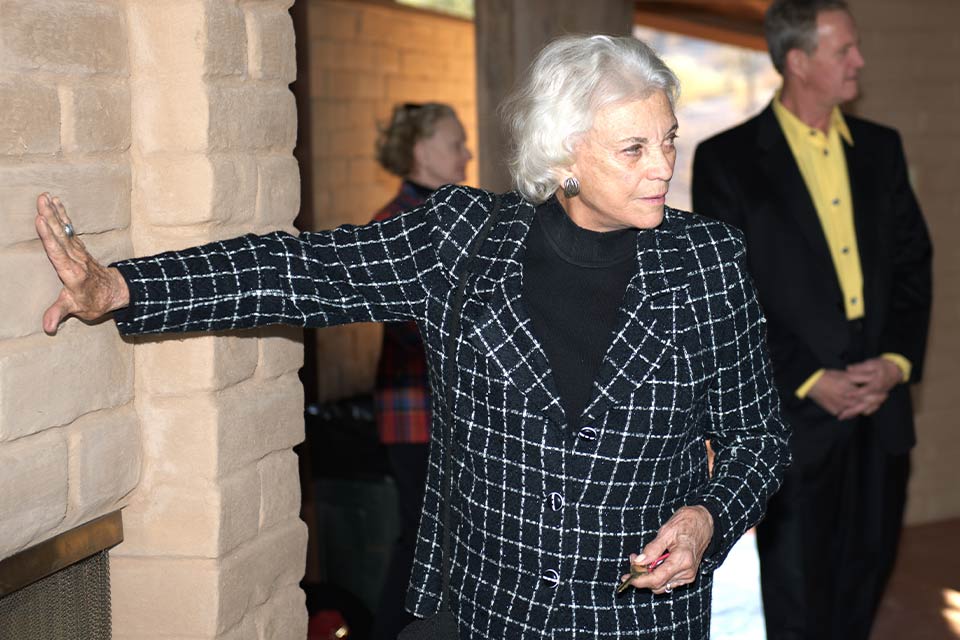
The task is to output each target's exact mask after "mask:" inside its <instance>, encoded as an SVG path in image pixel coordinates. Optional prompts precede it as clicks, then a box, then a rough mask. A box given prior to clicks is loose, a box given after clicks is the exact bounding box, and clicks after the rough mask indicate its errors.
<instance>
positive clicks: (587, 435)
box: [577, 427, 597, 440]
mask: <svg viewBox="0 0 960 640" xmlns="http://www.w3.org/2000/svg"><path fill="white" fill-rule="evenodd" d="M577 435H579V436H580V437H581V438H583V439H584V440H596V439H597V430H596V429H594V428H593V427H583V428H582V429H580V433H578V434H577Z"/></svg>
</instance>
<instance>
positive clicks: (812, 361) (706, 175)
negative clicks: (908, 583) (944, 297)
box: [693, 106, 931, 459]
mask: <svg viewBox="0 0 960 640" xmlns="http://www.w3.org/2000/svg"><path fill="white" fill-rule="evenodd" d="M845 119H846V121H847V125H848V126H849V129H850V133H851V136H852V138H853V146H850V145H848V144H847V143H846V142H845V141H844V143H843V144H844V150H845V154H846V160H847V172H848V175H849V178H850V193H851V197H852V198H853V212H854V222H855V226H856V233H857V244H858V245H859V249H860V262H861V267H862V271H863V283H864V284H863V294H864V295H863V297H864V305H865V311H866V315H865V317H864V322H863V330H862V336H863V338H862V339H863V342H864V346H865V349H866V354H865V355H866V357H874V356H879V355H880V354H882V353H886V352H893V353H899V354H901V355H903V356H905V357H906V358H907V359H909V360H910V361H911V362H912V363H913V370H912V378H911V381H912V382H916V381H918V380H919V379H920V377H921V375H922V372H923V358H924V350H925V348H926V341H927V325H928V321H929V317H930V298H931V247H930V239H929V237H928V234H927V229H926V225H925V224H924V221H923V217H922V215H921V213H920V208H919V206H918V204H917V200H916V198H915V197H914V195H913V191H912V189H911V188H910V183H909V181H908V179H907V170H906V162H905V159H904V154H903V148H902V145H901V143H900V137H899V135H898V134H897V132H896V131H894V130H893V129H889V128H887V127H883V126H880V125H877V124H873V123H871V122H868V121H866V120H862V119H860V118H855V117H853V116H849V115H847V116H845ZM693 205H694V209H695V210H696V211H698V212H700V213H701V214H703V215H707V216H710V217H713V218H717V219H719V220H722V221H724V222H727V223H729V224H732V225H734V226H735V227H738V228H740V229H742V230H743V232H744V234H745V237H746V242H747V262H748V265H749V269H750V273H751V275H752V276H753V279H754V281H755V284H756V287H757V294H758V297H759V299H760V304H761V306H762V307H763V310H764V313H765V314H766V316H767V320H768V322H769V325H768V341H769V345H770V354H771V358H772V360H773V368H774V376H775V378H776V381H777V387H778V389H779V391H780V396H781V401H782V402H783V408H784V413H785V415H786V417H788V418H789V421H790V422H791V424H792V425H793V427H794V452H795V453H796V455H798V456H800V457H801V458H802V459H813V458H815V457H817V456H818V455H819V454H820V453H821V452H822V451H823V450H824V449H825V448H826V447H825V445H826V444H827V443H828V442H829V441H830V438H831V437H833V436H834V435H835V434H838V433H839V432H840V431H839V429H840V426H841V425H840V424H839V423H838V422H837V420H836V419H834V418H833V416H831V415H830V414H829V413H827V412H826V411H824V410H822V409H821V408H820V407H819V406H818V405H816V404H815V403H814V402H813V401H812V400H809V399H806V400H800V399H798V398H797V397H796V396H795V391H796V389H797V388H798V387H799V386H800V385H801V384H803V382H804V381H805V380H806V379H807V378H808V377H809V376H810V375H812V374H813V373H814V372H815V371H817V370H818V369H821V368H830V369H843V368H845V367H846V366H847V365H848V364H850V363H851V362H852V361H855V360H857V358H854V357H853V353H852V349H851V345H850V340H851V333H850V327H849V323H848V321H847V319H846V315H845V313H844V307H843V302H842V294H841V291H840V285H839V282H838V280H837V276H836V270H835V269H834V266H833V261H832V259H831V257H830V253H829V249H828V246H827V241H826V237H825V236H824V234H823V230H822V228H821V225H820V220H819V218H818V217H817V211H816V209H815V207H814V204H813V201H812V199H811V198H810V195H809V193H808V192H807V188H806V185H805V183H804V181H803V177H802V176H801V174H800V169H799V168H798V166H797V164H796V161H795V160H794V158H793V155H792V154H791V152H790V147H789V145H788V144H787V141H786V138H785V137H784V135H783V132H782V130H781V128H780V125H779V122H778V121H777V118H776V115H775V114H774V113H773V108H772V106H768V107H767V108H766V109H764V111H762V112H761V113H760V114H759V115H758V116H757V117H755V118H753V119H751V120H748V121H747V122H745V123H743V124H741V125H740V126H737V127H735V128H733V129H730V130H729V131H725V132H723V133H721V134H719V135H717V136H715V137H713V138H711V139H709V140H707V141H705V142H703V143H701V144H700V146H699V147H698V148H697V152H696V155H695V158H694V168H693ZM870 421H871V422H872V423H873V424H874V425H875V428H876V429H877V431H878V436H879V438H880V440H881V443H882V444H883V446H884V447H885V448H886V449H887V450H888V451H890V452H891V453H898V452H899V453H902V452H905V451H908V450H909V449H910V447H912V446H913V444H914V442H915V436H914V428H913V410H912V406H911V402H910V394H909V389H908V388H907V385H897V386H896V387H894V388H893V390H892V391H891V393H890V395H889V397H888V400H887V401H886V402H885V403H884V404H883V405H882V407H881V408H880V409H879V410H878V411H877V413H875V414H874V415H873V416H872V417H871V418H870Z"/></svg>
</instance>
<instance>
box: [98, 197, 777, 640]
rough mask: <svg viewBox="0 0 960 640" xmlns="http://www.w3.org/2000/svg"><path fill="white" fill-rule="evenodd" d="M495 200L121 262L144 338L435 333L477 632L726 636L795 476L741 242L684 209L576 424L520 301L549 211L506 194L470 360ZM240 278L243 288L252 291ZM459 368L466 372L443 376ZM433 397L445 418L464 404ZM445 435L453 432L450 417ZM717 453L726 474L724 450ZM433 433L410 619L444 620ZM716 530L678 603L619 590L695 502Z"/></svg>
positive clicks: (636, 282)
mask: <svg viewBox="0 0 960 640" xmlns="http://www.w3.org/2000/svg"><path fill="white" fill-rule="evenodd" d="M492 202H493V194H490V193H487V192H484V191H478V190H474V189H468V188H463V187H444V188H442V189H440V190H439V191H437V192H436V193H435V194H434V195H433V196H432V197H431V198H430V200H428V202H427V204H426V205H425V206H423V207H420V208H417V209H414V210H412V211H408V212H405V213H402V214H400V215H398V216H395V217H393V218H390V219H389V220H386V221H383V222H378V223H373V224H370V225H367V226H365V227H351V226H346V227H341V228H339V229H336V230H334V231H326V232H322V233H305V234H303V235H301V236H300V237H293V236H290V235H287V234H283V233H275V234H271V235H268V236H263V237H257V236H245V237H243V238H238V239H235V240H230V241H225V242H217V243H212V244H210V245H207V246H205V247H201V248H195V249H188V250H186V251H181V252H176V253H169V254H163V255H161V256H159V257H154V258H149V259H138V260H133V261H127V262H124V263H121V264H120V265H119V266H120V269H121V271H122V273H123V274H124V277H125V278H126V279H127V281H128V283H129V284H130V290H131V307H130V308H129V309H128V310H127V311H126V312H125V313H122V314H120V315H119V316H118V317H117V323H118V325H119V327H120V329H121V330H122V331H123V332H125V333H132V332H148V331H187V330H198V329H204V330H207V329H225V328H234V327H248V326H254V325H260V324H266V323H271V322H286V323H292V324H299V325H304V326H311V327H316V326H326V325H331V324H338V323H344V322H358V321H396V320H410V319H412V320H416V321H417V322H418V323H419V324H420V330H421V333H422V335H423V336H424V341H425V343H426V345H427V356H428V363H429V366H430V369H431V372H432V374H433V375H434V376H435V379H434V386H435V388H436V389H438V390H439V389H442V388H443V387H444V386H445V385H453V393H452V396H453V397H454V405H453V407H452V413H453V416H454V421H455V424H454V425H452V427H453V431H454V441H453V446H454V450H453V451H452V452H451V455H452V456H453V473H454V476H453V479H452V480H453V483H452V484H453V496H452V518H453V521H452V527H453V532H452V533H453V535H452V538H453V540H452V543H453V552H454V558H453V567H454V568H453V580H452V588H453V597H452V606H453V609H454V612H455V613H456V615H457V618H458V620H459V625H460V630H461V638H463V639H464V640H467V639H470V638H476V639H480V638H483V639H488V638H554V639H558V638H584V637H591V638H600V637H609V638H614V637H617V638H627V637H629V638H666V637H669V638H706V637H708V635H709V628H710V590H711V582H712V581H711V573H712V571H713V570H714V569H715V568H716V567H717V565H718V564H719V562H720V561H721V560H722V559H723V557H724V556H725V555H726V553H727V552H728V551H729V549H730V547H731V546H732V545H733V544H734V542H735V541H736V540H737V539H738V538H739V537H740V535H741V534H742V533H743V532H744V531H746V529H747V528H748V527H750V526H751V525H753V524H755V523H756V522H757V520H759V518H760V516H761V514H762V513H763V510H764V506H765V504H766V501H767V499H768V498H769V497H770V495H771V494H772V493H773V492H774V491H775V490H776V489H777V486H778V484H779V481H780V478H781V476H782V473H783V470H784V467H785V465H786V464H787V462H788V453H787V449H788V446H787V430H786V427H785V425H784V423H783V422H782V421H781V419H780V416H779V406H778V402H777V395H776V391H775V390H774V388H773V385H772V380H771V372H770V366H769V362H768V359H767V354H766V351H765V349H764V348H763V343H764V320H763V318H762V316H761V313H760V308H759V306H758V304H757V302H756V299H755V297H754V292H753V288H752V286H751V284H750V280H749V278H748V277H747V276H746V274H745V271H744V265H743V242H742V240H741V238H740V234H739V233H738V232H737V231H735V230H733V229H732V228H730V227H728V226H726V225H723V224H720V223H717V222H713V221H708V220H706V219H704V218H700V217H698V216H695V215H692V214H688V213H682V212H678V211H674V210H671V209H668V210H667V211H666V217H665V220H664V222H663V224H661V225H660V227H658V228H657V229H655V230H645V231H641V232H640V233H638V234H637V238H638V240H637V265H638V270H637V273H636V274H635V275H634V276H633V278H632V280H631V282H630V284H629V285H628V287H627V291H626V293H625V296H624V300H623V303H622V306H621V309H620V320H619V323H618V325H619V326H618V327H617V328H616V331H615V333H614V334H613V335H612V336H611V344H610V347H609V349H608V351H607V354H606V356H605V358H604V361H603V364H602V366H601V370H600V373H599V375H598V377H597V379H596V381H595V383H594V393H593V397H592V400H591V401H590V402H589V403H588V405H587V408H586V409H585V410H584V412H583V415H582V416H581V417H580V420H579V422H578V428H577V429H575V430H570V428H569V427H568V426H567V421H566V419H565V416H564V413H563V409H562V407H561V403H560V399H559V397H558V395H557V391H556V388H555V384H554V382H553V380H552V378H551V373H550V368H549V365H548V363H547V357H546V355H545V354H544V351H543V349H542V347H541V346H540V344H539V343H538V341H537V339H536V337H534V335H533V334H532V332H531V325H530V319H529V316H528V315H527V313H526V311H525V310H524V308H523V305H522V303H521V290H522V286H521V285H522V282H521V281H522V277H523V275H522V270H521V266H520V265H521V259H520V258H521V253H522V251H523V246H524V239H525V237H526V235H527V232H528V230H529V228H530V223H531V221H532V219H533V214H534V207H533V205H531V204H530V203H528V202H526V201H524V200H523V199H521V198H520V197H519V196H518V195H516V194H507V195H505V196H503V207H502V210H501V215H500V217H499V221H498V223H497V224H496V225H494V227H493V228H492V230H491V232H490V236H489V238H488V239H487V240H486V242H485V243H484V244H483V246H482V247H481V248H480V251H479V254H478V256H477V258H476V259H475V260H474V261H473V262H472V264H471V265H469V270H470V273H471V276H470V278H469V281H468V287H467V295H466V298H465V304H464V306H463V312H462V322H461V324H460V331H459V333H458V335H457V336H456V342H455V345H456V346H455V353H452V354H451V353H447V351H446V349H447V346H446V345H447V340H446V331H447V330H448V329H449V328H450V322H451V318H450V317H449V313H448V310H449V308H450V304H451V298H452V293H453V289H454V284H453V283H455V282H456V281H457V279H458V277H459V275H460V273H461V272H462V271H463V270H464V269H465V268H467V265H466V264H465V260H464V254H465V249H466V247H467V246H468V244H469V243H470V241H471V239H472V238H474V236H475V235H476V233H477V232H478V230H479V229H480V227H481V226H482V224H483V221H484V220H485V219H486V218H487V216H488V215H489V212H490V208H491V205H492ZM238 285H239V286H238ZM448 358H455V362H456V364H457V366H456V368H455V371H456V374H455V377H454V379H452V380H442V379H440V378H438V377H437V376H438V375H439V374H440V372H442V371H443V370H444V369H443V364H444V362H445V361H446V359H448ZM445 397H446V395H445V394H444V393H439V392H438V393H436V394H435V395H434V408H435V409H436V408H437V407H436V405H437V404H438V403H439V402H443V401H445V400H444V399H445ZM433 415H434V420H435V422H434V425H433V433H434V435H437V434H439V433H441V429H442V425H440V424H438V422H436V421H437V420H438V419H439V417H440V416H441V415H442V412H441V411H437V410H435V411H434V413H433ZM707 438H710V439H711V440H712V442H713V446H714V449H715V451H716V459H715V464H714V469H713V476H712V477H711V476H710V475H709V474H708V469H707V460H706V455H705V451H704V440H705V439H707ZM446 454H447V452H445V451H444V450H443V446H442V440H441V439H440V438H434V441H433V444H432V449H431V459H430V470H429V476H428V486H427V493H426V498H425V503H424V509H423V512H424V515H423V518H422V521H421V525H420V540H419V545H418V550H417V554H416V561H415V563H414V568H413V576H412V579H411V581H412V584H411V591H410V594H409V598H408V605H409V606H410V607H411V609H412V610H413V611H414V612H415V613H416V614H417V615H420V616H426V615H429V614H431V613H433V612H434V610H435V609H436V607H437V605H438V589H439V585H440V576H439V568H440V558H439V551H440V537H441V536H440V531H439V529H440V526H439V524H440V513H441V510H440V506H439V501H440V494H439V490H440V489H439V488H440V486H441V477H440V475H441V473H442V468H443V464H442V462H443V460H444V456H445V455H446ZM687 504H703V505H705V506H706V507H707V508H708V509H709V510H710V511H711V512H712V513H713V514H714V518H715V524H714V536H715V537H716V538H717V544H716V551H715V552H714V553H713V554H712V555H711V556H710V557H707V558H705V559H704V561H703V563H702V565H701V574H700V576H699V578H698V580H697V581H696V582H695V583H694V584H691V585H688V586H685V587H679V588H676V589H674V590H673V592H672V593H670V594H663V595H654V594H652V593H651V592H649V591H637V590H632V589H631V590H630V591H629V592H628V593H626V594H624V595H623V596H620V597H617V596H616V595H615V594H614V587H615V586H616V584H617V582H618V579H619V577H620V575H621V574H622V573H623V572H624V571H626V570H627V568H628V560H627V555H628V554H629V553H630V552H633V551H638V550H639V549H641V548H642V547H643V545H644V544H646V543H647V542H649V541H650V540H651V539H653V537H654V536H655V534H656V532H657V529H658V528H659V527H660V526H661V525H662V524H663V523H664V522H666V520H667V519H668V518H669V517H670V516H671V515H672V514H673V513H674V512H675V511H676V510H677V509H678V508H679V507H681V506H683V505H687Z"/></svg>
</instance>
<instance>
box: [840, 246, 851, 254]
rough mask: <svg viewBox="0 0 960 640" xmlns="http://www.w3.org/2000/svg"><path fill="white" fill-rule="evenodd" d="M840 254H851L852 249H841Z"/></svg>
mask: <svg viewBox="0 0 960 640" xmlns="http://www.w3.org/2000/svg"><path fill="white" fill-rule="evenodd" d="M840 253H850V247H843V248H842V249H840Z"/></svg>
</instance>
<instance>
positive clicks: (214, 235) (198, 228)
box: [130, 223, 251, 256]
mask: <svg viewBox="0 0 960 640" xmlns="http://www.w3.org/2000/svg"><path fill="white" fill-rule="evenodd" d="M250 231H251V227H250V225H249V224H230V223H224V224H216V223H205V224H196V225H192V226H189V227H152V226H150V225H134V228H133V229H132V230H131V232H130V236H131V238H132V240H133V248H134V252H135V253H136V255H138V256H146V255H153V254H155V253H160V252H162V251H176V250H178V249H186V248H188V247H194V246H198V245H202V244H205V243H207V242H215V241H217V240H227V239H228V238H235V237H237V236H241V235H243V234H245V233H248V232H250Z"/></svg>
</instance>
